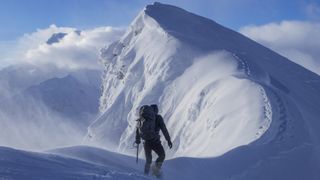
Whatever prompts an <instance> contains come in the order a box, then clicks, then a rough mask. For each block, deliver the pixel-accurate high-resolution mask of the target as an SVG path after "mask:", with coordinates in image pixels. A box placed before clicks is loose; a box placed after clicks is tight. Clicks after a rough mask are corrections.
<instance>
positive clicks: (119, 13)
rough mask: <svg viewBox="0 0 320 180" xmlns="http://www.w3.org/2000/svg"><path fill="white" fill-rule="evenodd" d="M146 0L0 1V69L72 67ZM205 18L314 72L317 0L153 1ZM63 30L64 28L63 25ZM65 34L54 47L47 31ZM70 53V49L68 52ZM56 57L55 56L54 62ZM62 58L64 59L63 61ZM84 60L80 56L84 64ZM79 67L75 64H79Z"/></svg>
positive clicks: (318, 68) (319, 17) (318, 44)
mask: <svg viewBox="0 0 320 180" xmlns="http://www.w3.org/2000/svg"><path fill="white" fill-rule="evenodd" d="M153 2H154V1H151V0H25V1H24V0H0V27H1V28H0V69H1V68H3V67H6V66H8V65H11V64H14V63H16V62H25V61H28V62H29V63H30V62H32V63H34V64H36V63H40V62H46V63H48V62H51V63H52V62H53V61H55V62H57V66H62V65H65V62H67V64H68V65H69V66H70V67H76V66H78V64H77V63H80V62H79V60H78V58H76V57H79V54H80V55H81V54H82V55H83V53H85V54H86V55H87V57H90V58H88V59H90V61H91V59H93V57H97V55H96V54H97V53H98V49H99V48H101V46H106V45H108V43H111V41H110V40H114V37H120V36H121V35H122V33H123V32H124V30H125V28H126V27H127V26H128V25H129V24H130V23H131V21H132V20H133V19H134V18H135V16H136V15H137V14H138V13H139V12H140V11H141V10H142V9H143V8H144V7H145V6H146V5H148V4H152V3H153ZM159 2H161V3H165V4H172V5H176V6H179V7H181V8H183V9H186V10H188V11H190V12H193V13H195V14H198V15H201V16H204V17H207V18H210V19H212V20H214V21H216V22H218V23H219V24H221V25H223V26H225V27H228V28H231V29H233V30H235V31H238V32H239V33H242V34H243V35H245V36H247V37H249V38H251V39H253V40H255V41H257V42H258V43H260V44H262V45H264V46H266V47H268V48H270V49H272V50H274V51H276V52H278V53H279V54H281V55H283V56H285V57H287V58H289V59H290V60H292V61H293V62H295V63H297V64H300V65H302V66H304V67H305V68H307V69H309V70H311V71H313V72H315V73H317V74H319V75H320V58H318V57H320V0H159ZM66 29H68V30H66ZM74 30H82V31H83V32H84V33H83V34H81V35H80V36H77V35H76V34H74V33H71V34H69V36H67V38H64V40H63V41H62V42H60V43H59V44H56V45H54V46H48V45H46V44H45V42H46V40H47V39H48V38H50V37H51V35H52V34H53V33H57V32H65V31H67V32H68V33H70V32H71V31H74ZM70 52H71V53H70ZM57 59H60V61H58V60H57ZM67 60H68V61H67ZM90 61H86V60H84V61H82V62H81V63H80V65H81V66H84V67H85V66H86V65H88V63H90ZM81 66H80V67H81Z"/></svg>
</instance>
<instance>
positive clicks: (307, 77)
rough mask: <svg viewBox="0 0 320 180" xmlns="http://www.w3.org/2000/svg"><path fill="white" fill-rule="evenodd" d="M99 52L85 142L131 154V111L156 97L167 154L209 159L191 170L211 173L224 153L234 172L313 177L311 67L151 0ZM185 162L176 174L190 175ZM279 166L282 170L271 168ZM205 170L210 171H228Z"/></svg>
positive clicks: (314, 84) (315, 80)
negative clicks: (98, 77)
mask: <svg viewBox="0 0 320 180" xmlns="http://www.w3.org/2000/svg"><path fill="white" fill-rule="evenodd" d="M101 58H102V62H103V63H104V65H105V70H104V77H103V78H104V79H103V92H102V93H103V94H102V97H101V99H100V110H101V112H102V115H101V117H99V118H98V119H97V120H96V121H95V122H94V123H92V124H91V126H90V127H89V130H88V135H87V137H86V138H87V141H89V142H92V143H98V144H99V145H102V146H104V147H108V148H110V147H111V148H112V149H113V150H118V151H120V152H124V153H129V154H130V153H131V154H132V151H130V149H129V148H128V147H130V146H131V144H132V142H133V136H134V130H135V120H136V118H137V109H138V108H139V106H141V105H143V104H152V103H157V104H159V107H160V113H161V114H162V115H163V117H164V119H165V122H166V124H167V126H168V129H169V132H170V134H171V136H172V140H173V143H174V148H173V149H172V150H169V149H168V148H167V146H166V145H165V148H166V150H167V157H169V158H175V157H194V158H199V157H217V159H214V158H213V159H212V158H211V159H208V160H206V161H207V162H208V163H204V164H203V165H202V166H199V171H201V172H202V173H200V172H199V174H203V173H204V174H206V173H209V174H213V172H212V168H214V166H215V165H216V164H215V163H217V162H220V163H223V162H224V160H225V163H227V164H228V162H229V163H235V162H240V163H239V164H234V165H233V166H234V168H233V170H235V169H237V171H234V172H233V173H234V175H235V176H234V178H235V179H250V178H251V177H259V179H260V178H261V177H262V174H265V175H266V177H270V176H271V175H268V174H269V173H270V172H277V173H276V174H275V175H274V176H271V177H275V179H281V178H283V179H288V178H287V177H293V179H294V178H296V177H299V176H304V177H307V176H308V177H309V179H317V178H316V177H319V174H318V173H315V172H316V169H317V168H319V158H320V157H319V143H320V136H319V133H318V130H319V128H320V122H319V120H318V117H319V112H320V109H319V107H320V104H319V103H320V95H319V93H318V92H319V87H320V86H319V83H320V78H319V76H318V75H316V74H314V73H312V72H310V71H308V70H306V69H305V68H303V67H301V66H299V65H297V64H295V63H292V62H291V61H289V60H288V59H286V58H284V57H282V56H280V55H278V54H277V53H275V52H273V51H271V50H269V49H267V48H265V47H263V46H262V45H260V44H258V43H256V42H254V41H252V40H250V39H248V38H246V37H244V36H243V35H241V34H239V33H237V32H234V31H232V30H229V29H227V28H224V27H222V26H221V25H219V24H217V23H215V22H214V21H212V20H209V19H206V18H203V17H200V16H197V15H194V14H192V13H190V12H187V11H185V10H182V9H180V8H177V7H174V6H170V5H164V4H160V3H155V4H153V5H149V6H147V7H146V8H145V9H144V10H143V11H142V12H141V13H140V14H139V15H138V16H137V18H136V19H135V20H134V21H133V23H132V24H131V26H130V27H129V29H128V31H127V32H126V34H125V35H124V36H123V37H122V38H121V40H119V41H118V42H115V43H113V44H111V45H110V46H109V47H108V48H106V49H103V50H102V51H101ZM230 154H231V155H230ZM218 156H219V157H218ZM229 156H232V158H231V157H229ZM224 157H225V158H226V159H224ZM230 158H231V159H232V160H233V161H231V159H230ZM246 158H247V159H246ZM237 159H239V160H241V161H236V160H237ZM273 159H276V160H273ZM303 159H304V160H305V161H307V162H308V163H309V164H308V163H306V164H307V165H306V164H305V163H304V161H303ZM229 160H230V161H229ZM308 160H310V161H308ZM196 161H197V160H196V159H195V162H196ZM199 161H201V163H202V160H199ZM187 162H189V161H187ZM187 162H186V164H187ZM190 163H192V164H193V163H194V162H193V161H191V162H190ZM220 163H217V165H218V164H220ZM209 164H212V166H213V167H212V166H210V165H209ZM302 164H304V165H302ZM194 166H195V167H197V166H196V165H192V166H191V167H190V166H183V167H181V168H182V169H181V172H190V173H195V171H188V168H193V167H194ZM203 166H206V167H212V168H211V170H209V169H208V168H203ZM283 166H287V167H286V168H287V171H285V170H284V171H280V170H278V169H283V168H284V167H283ZM177 167H179V166H177ZM201 167H202V168H201ZM306 167H307V168H306ZM197 169H198V168H197ZM250 169H254V171H251V170H250ZM215 172H216V173H217V174H216V176H213V177H219V178H220V179H224V178H226V179H227V178H230V175H231V174H232V173H230V171H229V170H225V171H223V170H220V169H218V171H215ZM224 172H226V173H225V174H223V173H224ZM258 172H259V173H258ZM288 172H290V174H289V173H288ZM220 173H222V174H220ZM186 174H187V175H185V176H184V177H185V178H188V177H193V178H196V177H195V176H196V175H195V176H191V174H188V173H186ZM196 174H198V172H196ZM219 174H220V175H219ZM267 175H268V176H267ZM280 177H281V178H280ZM190 179H192V178H190ZM266 179H268V178H266Z"/></svg>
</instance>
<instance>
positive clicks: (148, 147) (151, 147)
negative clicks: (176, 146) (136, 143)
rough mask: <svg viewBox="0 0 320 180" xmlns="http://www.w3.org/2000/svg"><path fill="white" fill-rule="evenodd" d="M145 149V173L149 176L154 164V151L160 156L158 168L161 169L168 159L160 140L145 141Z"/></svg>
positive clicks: (157, 163)
mask: <svg viewBox="0 0 320 180" xmlns="http://www.w3.org/2000/svg"><path fill="white" fill-rule="evenodd" d="M143 147H144V152H145V155H146V164H145V167H144V173H145V174H149V171H150V166H151V163H152V151H154V152H155V153H156V154H157V155H158V158H157V159H156V166H157V167H158V168H159V169H160V168H161V165H162V163H163V161H164V159H165V157H166V155H165V152H164V149H163V146H162V144H161V141H160V140H156V141H145V142H144V144H143Z"/></svg>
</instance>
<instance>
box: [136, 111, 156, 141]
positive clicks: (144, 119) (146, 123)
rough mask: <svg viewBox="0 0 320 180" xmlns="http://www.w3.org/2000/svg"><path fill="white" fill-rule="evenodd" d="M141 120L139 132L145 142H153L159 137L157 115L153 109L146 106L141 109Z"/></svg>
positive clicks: (139, 120)
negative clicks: (156, 130) (156, 129)
mask: <svg viewBox="0 0 320 180" xmlns="http://www.w3.org/2000/svg"><path fill="white" fill-rule="evenodd" d="M139 115H140V118H139V119H138V130H139V133H140V136H141V138H142V139H143V140H153V139H155V138H156V137H157V134H156V132H155V128H156V114H155V113H154V111H153V108H152V107H151V106H148V105H144V106H142V107H141V108H140V112H139Z"/></svg>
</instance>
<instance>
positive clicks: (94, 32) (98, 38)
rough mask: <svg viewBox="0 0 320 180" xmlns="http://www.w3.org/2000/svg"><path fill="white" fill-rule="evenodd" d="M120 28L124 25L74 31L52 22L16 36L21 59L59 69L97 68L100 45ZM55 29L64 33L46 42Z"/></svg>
mask: <svg viewBox="0 0 320 180" xmlns="http://www.w3.org/2000/svg"><path fill="white" fill-rule="evenodd" d="M123 32H124V30H123V29H121V28H113V27H99V28H94V29H89V30H84V31H77V30H76V29H74V28H66V27H56V26H55V25H51V26H50V27H49V28H47V29H40V30H37V31H36V32H34V33H31V34H26V35H24V36H23V37H22V38H21V39H19V43H18V44H19V46H20V47H19V49H20V53H19V57H21V60H20V62H27V63H30V64H34V65H37V66H39V65H45V64H52V65H55V66H57V67H58V68H62V69H81V68H89V69H100V67H101V66H100V64H99V63H98V52H99V49H100V48H101V47H104V46H106V45H108V44H110V43H111V42H113V41H115V40H117V39H118V38H120V36H121V35H122V34H123ZM55 33H66V35H65V36H64V37H63V38H61V39H60V40H59V41H58V42H57V43H53V44H47V43H46V42H47V40H48V39H49V38H50V37H51V36H52V35H53V34H55Z"/></svg>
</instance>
